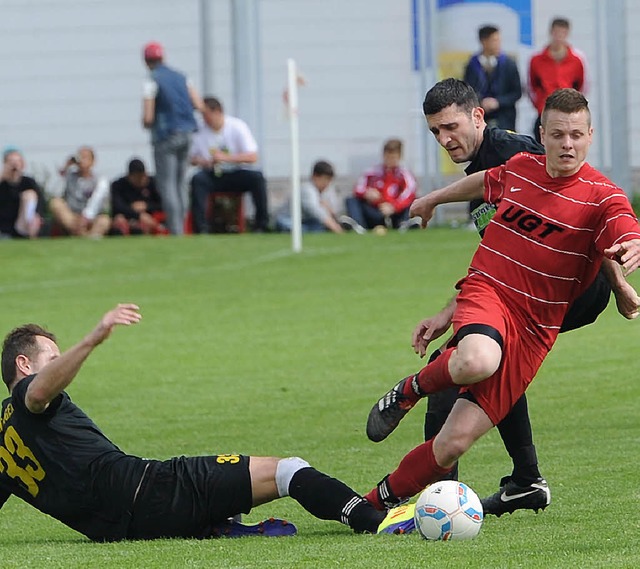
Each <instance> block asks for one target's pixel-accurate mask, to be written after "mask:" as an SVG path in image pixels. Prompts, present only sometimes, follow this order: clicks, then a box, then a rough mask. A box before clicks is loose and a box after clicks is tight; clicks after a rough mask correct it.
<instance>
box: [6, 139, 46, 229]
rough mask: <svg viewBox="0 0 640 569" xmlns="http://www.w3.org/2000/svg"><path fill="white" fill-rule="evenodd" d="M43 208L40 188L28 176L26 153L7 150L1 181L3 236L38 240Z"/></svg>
mask: <svg viewBox="0 0 640 569" xmlns="http://www.w3.org/2000/svg"><path fill="white" fill-rule="evenodd" d="M43 206H44V200H43V199H42V191H41V189H40V187H39V186H38V184H37V183H36V181H35V180H34V179H33V178H30V177H29V176H25V175H24V158H23V157H22V154H21V153H20V151H19V150H17V149H16V148H7V149H6V150H5V151H4V154H3V166H2V178H1V179H0V237H3V238H6V237H29V238H34V237H37V236H38V233H39V231H40V228H41V227H42V215H41V213H42V209H43Z"/></svg>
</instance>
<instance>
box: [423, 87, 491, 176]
mask: <svg viewBox="0 0 640 569" xmlns="http://www.w3.org/2000/svg"><path fill="white" fill-rule="evenodd" d="M422 110H423V112H424V115H425V118H426V119H427V125H428V126H429V130H430V131H431V132H432V133H433V136H435V137H436V140H437V141H438V143H439V144H440V146H442V147H443V148H444V149H445V150H446V151H447V153H448V154H449V156H450V158H451V160H453V161H454V162H455V163H456V164H459V163H461V162H469V161H470V160H473V158H474V157H475V155H476V154H477V152H478V150H479V148H480V145H481V144H482V137H483V134H484V129H485V127H486V126H487V125H486V123H485V121H484V109H483V108H482V107H481V106H480V102H479V101H478V96H477V95H476V92H475V91H474V90H473V88H472V87H471V86H470V85H468V84H467V83H465V82H464V81H460V80H459V79H452V78H449V79H444V80H443V81H440V82H438V83H436V84H435V85H434V86H433V87H432V88H431V89H430V90H429V91H428V92H427V95H426V96H425V98H424V103H423V104H422Z"/></svg>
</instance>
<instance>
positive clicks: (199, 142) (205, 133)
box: [191, 97, 269, 233]
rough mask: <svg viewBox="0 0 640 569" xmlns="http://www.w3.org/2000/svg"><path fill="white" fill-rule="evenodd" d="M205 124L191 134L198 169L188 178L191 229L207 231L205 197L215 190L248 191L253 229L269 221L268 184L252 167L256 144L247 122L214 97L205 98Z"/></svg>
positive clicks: (260, 229)
mask: <svg viewBox="0 0 640 569" xmlns="http://www.w3.org/2000/svg"><path fill="white" fill-rule="evenodd" d="M202 117H203V119H204V124H202V125H200V127H199V129H198V132H196V134H195V135H194V137H193V144H192V146H191V164H192V165H194V166H198V167H199V168H200V170H199V171H198V172H197V173H196V174H195V175H194V176H193V178H192V179H191V211H192V214H193V231H194V233H209V232H210V227H209V220H208V219H207V201H208V198H209V195H210V194H212V193H214V192H239V193H244V192H250V193H251V198H252V199H253V205H254V206H255V212H256V213H255V220H254V223H253V230H254V231H256V232H262V231H266V230H267V227H268V224H269V213H268V207H267V184H266V182H265V179H264V176H263V175H262V172H260V171H259V170H257V169H255V167H254V165H255V163H256V162H257V161H258V145H257V144H256V141H255V138H254V137H253V134H251V130H250V129H249V126H248V125H247V123H245V122H244V121H243V120H241V119H239V118H237V117H232V116H230V115H226V114H225V113H224V109H223V107H222V103H220V101H219V100H218V99H216V98H215V97H206V98H205V99H204V112H203V114H202Z"/></svg>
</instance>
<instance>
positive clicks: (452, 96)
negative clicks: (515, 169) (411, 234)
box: [367, 78, 638, 516]
mask: <svg viewBox="0 0 640 569" xmlns="http://www.w3.org/2000/svg"><path fill="white" fill-rule="evenodd" d="M423 111H424V115H425V118H426V120H427V124H428V126H429V130H430V131H431V133H432V134H433V135H434V136H435V137H436V140H437V141H438V143H439V144H440V145H441V146H442V147H443V148H444V149H445V150H446V151H447V153H448V154H449V157H450V158H451V160H452V161H453V162H455V163H456V164H461V163H464V162H469V164H468V165H467V167H466V168H465V173H466V174H467V175H470V174H473V173H475V172H480V171H482V170H486V169H488V168H492V167H495V166H500V165H502V164H504V163H505V162H506V161H507V160H508V159H509V158H511V157H512V156H514V155H516V154H518V153H519V152H529V153H531V154H544V147H543V146H542V145H541V144H538V143H537V142H536V141H535V140H533V138H531V137H530V136H526V135H522V134H517V133H515V132H511V131H507V130H503V129H500V128H496V127H489V126H487V124H486V122H485V120H484V111H483V109H482V108H481V106H480V103H479V102H478V98H477V95H476V93H475V91H474V90H473V88H472V87H471V86H469V85H468V84H467V83H465V82H464V81H460V80H458V79H452V78H449V79H444V80H442V81H440V82H438V83H436V85H434V87H433V88H432V89H430V90H429V92H428V93H427V94H426V97H425V100H424V104H423ZM430 199H431V197H430V194H427V195H426V196H423V197H421V198H419V199H417V200H416V201H415V202H414V203H413V205H412V206H411V215H412V217H413V216H415V215H420V214H421V204H425V205H427V204H429V200H430ZM494 213H495V209H494V208H493V207H492V206H489V205H488V204H486V203H484V202H483V201H482V200H476V201H474V202H471V216H472V219H473V220H474V223H475V224H476V228H477V229H478V231H479V233H480V235H482V234H483V233H484V229H485V228H486V226H487V225H488V223H489V221H490V220H491V218H492V217H493V214H494ZM612 289H613V292H614V295H615V298H616V304H617V306H618V311H619V312H620V313H621V314H622V315H623V316H625V317H626V318H634V317H635V316H636V315H637V311H638V307H637V298H638V297H637V295H636V292H635V290H633V287H631V286H630V285H629V284H628V283H627V282H626V280H625V279H624V277H623V276H622V273H621V271H620V269H619V268H618V267H617V264H616V263H615V262H613V261H609V260H606V259H605V261H604V262H603V265H602V269H601V270H600V272H599V273H598V275H597V277H596V279H595V281H594V282H593V283H592V285H591V286H590V287H589V288H588V289H587V290H586V291H585V292H584V294H583V295H582V296H580V297H579V298H578V299H576V301H575V302H574V303H573V304H572V306H571V308H570V309H569V311H568V312H567V315H566V316H565V319H564V322H563V323H562V328H561V330H560V331H561V332H567V331H569V330H575V329H576V328H580V327H582V326H586V325H587V324H591V323H592V322H594V321H595V320H596V318H597V317H598V316H599V315H600V313H601V312H602V311H603V310H604V309H605V308H606V307H607V304H608V303H609V298H610V296H611V291H612ZM455 306H456V304H455V298H454V299H453V300H452V301H451V302H450V303H449V305H448V306H447V307H445V308H444V309H443V310H442V311H440V312H439V313H438V314H436V315H435V316H432V317H430V318H426V319H424V320H422V321H421V322H420V323H419V324H418V326H417V327H416V329H415V331H414V333H413V338H412V343H413V346H414V348H415V350H416V353H418V354H419V355H420V356H421V357H423V356H424V355H425V354H426V349H427V346H428V345H429V343H430V342H432V341H433V340H436V339H437V338H438V337H440V336H442V335H443V334H444V333H445V332H446V331H447V330H448V328H449V326H450V324H451V317H452V315H453V312H454V310H455ZM439 354H440V351H439V350H436V351H435V352H434V353H433V354H432V355H431V359H435V358H436V357H437V356H438V355H439ZM403 382H404V380H403ZM403 382H401V383H403ZM398 385H400V384H398ZM401 397H402V396H401V395H400V390H399V389H398V386H396V387H394V388H393V389H392V390H391V391H389V392H388V393H387V394H385V395H384V396H383V397H382V398H381V399H380V401H379V402H378V403H377V404H376V405H375V406H374V407H373V409H372V411H371V414H370V416H369V422H368V425H367V434H368V435H369V438H371V439H372V440H374V441H376V442H377V441H380V440H383V439H384V438H386V437H387V436H388V435H389V433H390V432H391V431H392V430H393V428H395V425H396V424H397V421H399V420H400V418H401V417H402V415H403V413H404V410H403V409H402V403H401V401H400V400H401ZM457 397H458V389H457V388H451V389H448V390H446V391H442V392H439V393H435V394H433V395H430V396H429V398H428V403H427V414H426V419H425V440H429V439H431V438H433V437H434V436H435V435H436V434H437V433H438V432H439V431H440V429H441V428H442V425H443V424H444V422H445V420H446V418H447V417H448V415H449V412H450V411H451V408H452V407H453V404H454V403H455V400H456V398H457ZM398 417H400V418H398ZM497 427H498V431H499V432H500V436H501V437H502V440H503V441H504V445H505V448H506V450H507V452H508V453H509V455H510V456H511V459H512V461H513V472H512V474H511V475H510V476H506V477H504V478H503V479H502V481H501V483H500V490H499V491H498V492H496V493H495V494H492V495H491V496H489V497H487V498H485V499H483V500H482V505H483V508H484V513H485V514H493V515H497V516H500V515H502V514H504V513H511V512H513V511H515V510H518V509H532V510H536V511H537V510H539V509H544V508H545V507H546V506H547V505H548V504H549V502H550V500H551V494H550V491H549V486H548V484H547V481H546V480H545V479H544V478H543V477H542V475H541V474H540V471H539V468H538V459H537V455H536V449H535V446H534V444H533V435H532V431H531V421H530V419H529V412H528V406H527V400H526V397H525V396H524V395H523V396H522V397H521V398H520V399H519V400H518V401H517V402H516V404H515V405H514V407H513V409H512V410H511V412H510V413H509V414H508V415H507V416H506V417H505V418H504V419H503V420H502V422H501V423H500V424H498V425H497ZM449 477H451V478H457V466H456V467H455V468H454V469H453V471H452V472H451V474H450V476H449Z"/></svg>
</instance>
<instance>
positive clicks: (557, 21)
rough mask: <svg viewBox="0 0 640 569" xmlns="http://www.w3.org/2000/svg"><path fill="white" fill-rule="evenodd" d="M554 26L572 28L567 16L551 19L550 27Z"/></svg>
mask: <svg viewBox="0 0 640 569" xmlns="http://www.w3.org/2000/svg"><path fill="white" fill-rule="evenodd" d="M553 28H566V29H567V30H568V29H569V28H571V23H570V22H569V20H567V18H554V19H553V20H551V27H550V29H553Z"/></svg>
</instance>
